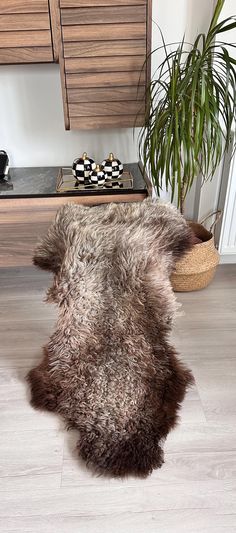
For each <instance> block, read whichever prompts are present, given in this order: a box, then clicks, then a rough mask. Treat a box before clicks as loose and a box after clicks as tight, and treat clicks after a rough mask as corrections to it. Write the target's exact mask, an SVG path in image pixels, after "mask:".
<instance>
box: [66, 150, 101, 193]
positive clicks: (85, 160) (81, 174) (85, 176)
mask: <svg viewBox="0 0 236 533" xmlns="http://www.w3.org/2000/svg"><path fill="white" fill-rule="evenodd" d="M95 168H96V163H95V162H94V160H93V159H91V157H88V155H87V153H86V152H84V153H83V155H82V157H79V158H77V159H75V160H74V161H73V164H72V173H73V176H74V177H75V179H76V180H77V181H78V183H81V184H84V185H88V184H89V182H90V181H89V176H90V172H91V171H92V170H94V169H95Z"/></svg>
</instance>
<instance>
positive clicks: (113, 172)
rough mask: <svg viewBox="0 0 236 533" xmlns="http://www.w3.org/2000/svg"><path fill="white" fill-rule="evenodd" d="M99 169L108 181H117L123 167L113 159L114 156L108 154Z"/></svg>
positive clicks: (117, 160)
mask: <svg viewBox="0 0 236 533" xmlns="http://www.w3.org/2000/svg"><path fill="white" fill-rule="evenodd" d="M101 167H102V169H103V170H104V172H105V173H106V175H107V179H108V180H114V179H118V178H119V177H120V176H121V174H123V165H122V163H121V162H120V161H119V159H117V158H116V157H114V154H112V153H110V154H109V157H108V158H107V159H104V161H103V162H102V163H101Z"/></svg>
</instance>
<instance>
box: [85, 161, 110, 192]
mask: <svg viewBox="0 0 236 533" xmlns="http://www.w3.org/2000/svg"><path fill="white" fill-rule="evenodd" d="M106 178H107V176H106V174H105V172H104V170H102V168H101V167H100V165H96V168H95V170H92V172H90V175H89V179H90V183H91V184H92V185H97V186H98V187H99V185H100V186H101V185H104V183H105V180H106Z"/></svg>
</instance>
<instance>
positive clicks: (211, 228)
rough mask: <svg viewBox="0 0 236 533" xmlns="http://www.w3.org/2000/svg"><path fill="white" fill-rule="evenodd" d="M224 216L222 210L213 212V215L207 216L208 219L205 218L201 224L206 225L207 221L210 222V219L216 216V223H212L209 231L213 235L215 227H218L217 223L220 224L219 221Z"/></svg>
mask: <svg viewBox="0 0 236 533" xmlns="http://www.w3.org/2000/svg"><path fill="white" fill-rule="evenodd" d="M222 214H223V213H222V210H221V209H217V210H216V211H213V212H212V213H210V215H207V216H206V217H204V218H203V219H202V220H201V222H200V224H204V222H206V221H207V220H208V218H210V217H213V216H214V215H215V220H214V222H212V224H211V226H210V229H209V231H210V232H211V233H212V232H213V230H214V227H215V225H216V224H217V222H219V220H220V219H221V217H222Z"/></svg>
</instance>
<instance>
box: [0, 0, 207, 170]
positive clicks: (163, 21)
mask: <svg viewBox="0 0 236 533" xmlns="http://www.w3.org/2000/svg"><path fill="white" fill-rule="evenodd" d="M212 5H213V0H197V1H196V0H177V1H173V0H153V20H154V22H157V23H158V24H159V26H160V27H161V28H162V31H163V33H164V35H165V38H166V40H167V41H169V42H173V41H176V40H179V39H181V38H182V35H183V33H184V32H185V31H186V38H188V39H192V38H193V36H194V35H195V33H197V32H198V31H200V30H205V29H206V28H207V26H208V22H209V19H210V16H211V13H212ZM159 41H160V37H159V34H158V32H157V28H156V25H155V23H153V47H156V46H157V45H158V42H159ZM155 61H158V58H157V57H156V59H155ZM155 61H154V65H153V68H155ZM0 106H1V108H0V149H5V150H7V152H8V153H9V155H10V160H11V165H12V166H40V165H42V166H43V165H44V166H50V165H70V164H71V162H72V160H73V159H74V157H76V156H77V155H80V154H81V153H82V152H83V151H84V150H86V151H87V152H88V153H89V154H90V155H92V156H94V158H95V159H96V160H98V161H99V160H101V159H102V158H103V157H104V156H105V155H106V154H107V153H108V152H110V151H114V152H115V153H116V154H117V155H118V156H119V157H120V158H121V160H123V161H124V162H132V161H136V160H137V140H136V138H133V130H132V129H114V130H104V131H65V130H64V120H63V110H62V99H61V89H60V78H59V67H58V65H37V66H36V65H27V66H0Z"/></svg>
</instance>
